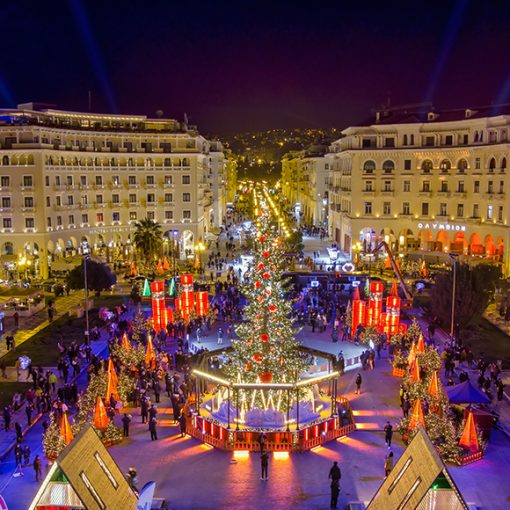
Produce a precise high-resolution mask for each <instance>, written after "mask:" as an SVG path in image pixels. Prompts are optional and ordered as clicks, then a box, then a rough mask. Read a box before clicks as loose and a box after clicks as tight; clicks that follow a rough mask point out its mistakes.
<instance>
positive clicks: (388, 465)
mask: <svg viewBox="0 0 510 510" xmlns="http://www.w3.org/2000/svg"><path fill="white" fill-rule="evenodd" d="M392 469H393V452H390V453H388V455H386V457H385V458H384V476H385V477H386V478H387V477H388V475H389V474H390V472H391V470H392Z"/></svg>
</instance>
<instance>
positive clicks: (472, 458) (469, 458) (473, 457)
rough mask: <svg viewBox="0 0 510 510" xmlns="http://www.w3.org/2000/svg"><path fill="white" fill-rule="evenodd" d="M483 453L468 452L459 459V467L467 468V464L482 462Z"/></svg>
mask: <svg viewBox="0 0 510 510" xmlns="http://www.w3.org/2000/svg"><path fill="white" fill-rule="evenodd" d="M482 458H483V452H474V453H472V452H468V453H466V454H464V455H462V457H461V465H462V466H467V465H468V464H472V463H473V462H476V461H478V460H482Z"/></svg>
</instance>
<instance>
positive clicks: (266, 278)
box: [262, 273, 271, 280]
mask: <svg viewBox="0 0 510 510" xmlns="http://www.w3.org/2000/svg"><path fill="white" fill-rule="evenodd" d="M270 276H271V275H270V274H269V273H264V274H263V275H262V278H264V280H268V279H269V278H270Z"/></svg>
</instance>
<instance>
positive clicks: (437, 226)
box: [418, 223, 466, 232]
mask: <svg viewBox="0 0 510 510" xmlns="http://www.w3.org/2000/svg"><path fill="white" fill-rule="evenodd" d="M418 228H428V229H432V230H453V231H455V232H465V231H466V225H454V224H452V223H418Z"/></svg>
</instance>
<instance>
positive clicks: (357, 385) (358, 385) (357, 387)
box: [355, 372, 363, 395]
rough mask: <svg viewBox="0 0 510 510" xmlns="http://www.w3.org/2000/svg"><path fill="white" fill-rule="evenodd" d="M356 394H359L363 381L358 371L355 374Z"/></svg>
mask: <svg viewBox="0 0 510 510" xmlns="http://www.w3.org/2000/svg"><path fill="white" fill-rule="evenodd" d="M355 382H356V391H355V393H356V395H360V394H361V383H362V382H363V379H362V378H361V374H360V373H359V372H358V375H357V376H356V381H355Z"/></svg>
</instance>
